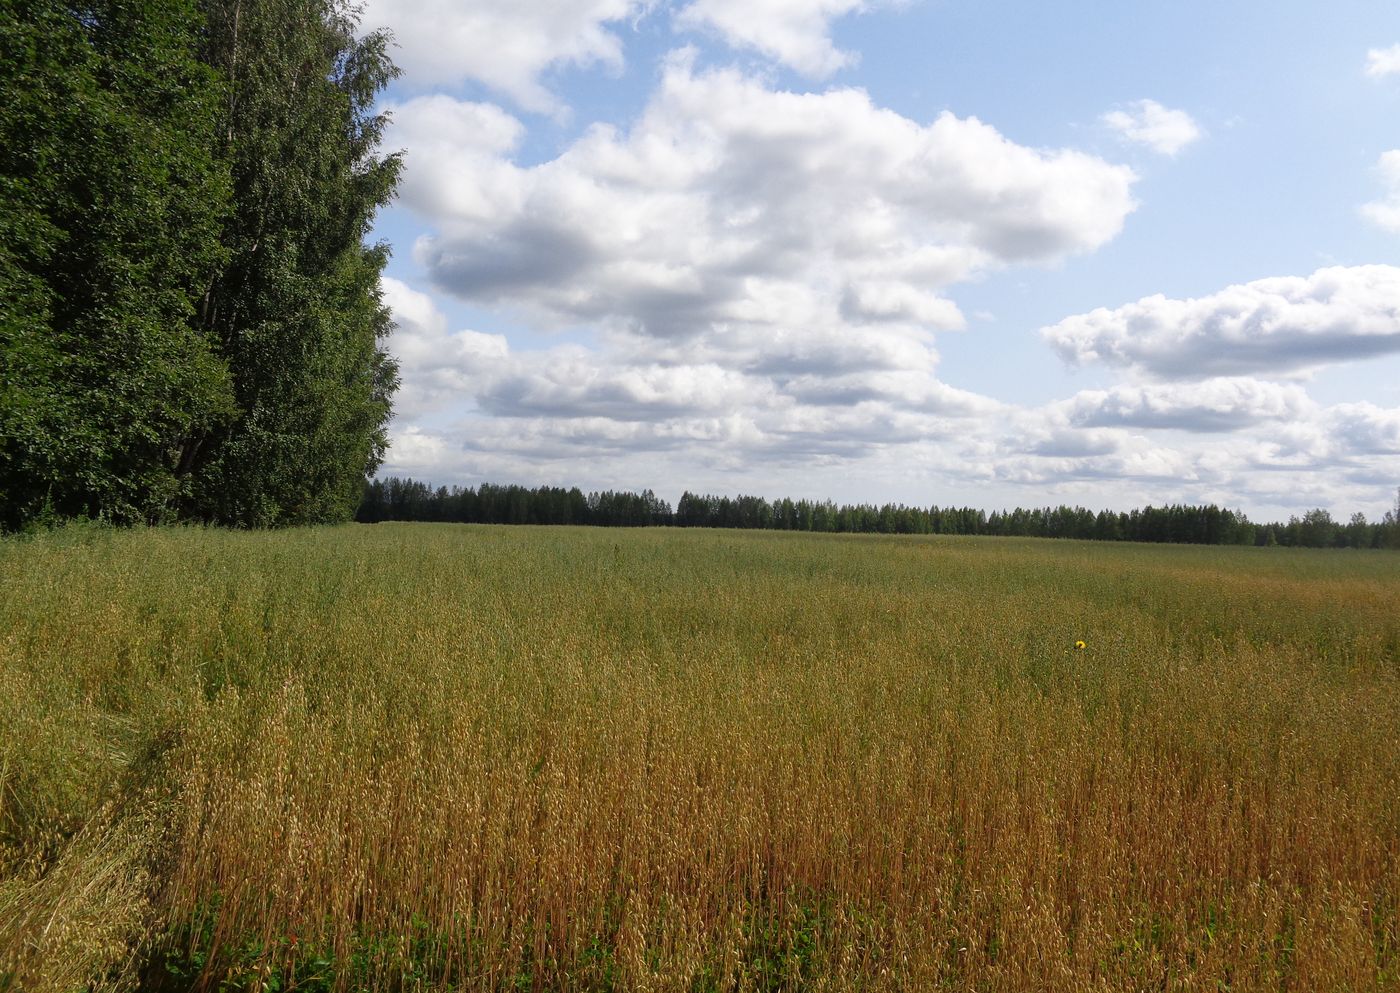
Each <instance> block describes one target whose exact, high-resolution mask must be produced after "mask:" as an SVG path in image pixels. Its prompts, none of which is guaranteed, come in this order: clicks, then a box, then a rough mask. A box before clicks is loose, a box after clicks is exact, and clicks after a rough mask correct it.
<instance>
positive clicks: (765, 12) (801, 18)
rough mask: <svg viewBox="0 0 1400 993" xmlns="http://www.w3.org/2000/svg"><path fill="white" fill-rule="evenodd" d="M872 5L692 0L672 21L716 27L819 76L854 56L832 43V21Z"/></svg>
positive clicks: (844, 0) (831, 0) (736, 41)
mask: <svg viewBox="0 0 1400 993" xmlns="http://www.w3.org/2000/svg"><path fill="white" fill-rule="evenodd" d="M872 5H873V4H871V3H867V2H866V0H694V2H692V3H691V4H689V5H688V6H686V7H685V8H684V9H682V10H681V11H680V12H679V13H678V14H677V15H676V21H677V23H678V24H679V25H680V26H682V27H687V28H700V29H709V30H712V31H715V32H718V33H719V34H720V35H721V36H722V37H723V38H724V39H725V40H726V41H727V42H728V43H729V44H730V45H732V46H734V47H736V48H749V49H754V50H756V51H759V52H762V53H763V54H764V55H766V56H768V57H770V58H772V59H775V60H777V61H778V62H781V63H782V64H783V65H786V66H789V67H790V68H792V69H796V70H797V71H798V72H800V73H803V74H804V75H807V76H811V77H814V78H818V79H822V78H825V77H827V76H830V75H831V74H832V73H834V72H836V71H837V70H838V69H842V68H845V67H847V66H849V65H851V64H853V63H854V62H855V61H856V56H855V55H853V54H852V53H850V52H842V51H839V50H838V49H837V48H836V46H835V45H833V44H832V41H831V23H832V21H834V20H836V19H837V18H839V17H844V16H845V15H847V14H851V13H860V12H863V11H865V10H868V9H869V8H870V7H871V6H872Z"/></svg>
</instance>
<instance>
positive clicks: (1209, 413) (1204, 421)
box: [1059, 378, 1314, 433]
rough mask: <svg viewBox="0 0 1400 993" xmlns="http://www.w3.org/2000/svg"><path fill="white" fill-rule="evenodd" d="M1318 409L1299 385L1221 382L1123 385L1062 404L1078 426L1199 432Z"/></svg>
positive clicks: (1242, 380)
mask: <svg viewBox="0 0 1400 993" xmlns="http://www.w3.org/2000/svg"><path fill="white" fill-rule="evenodd" d="M1313 408H1314V405H1313V404H1312V402H1311V401H1309V400H1308V397H1307V394H1306V393H1305V392H1304V391H1303V389H1302V387H1300V386H1297V385H1296V384H1281V383H1270V382H1265V381H1263V380H1258V379H1247V378H1222V379H1208V380H1206V381H1204V382H1200V383H1153V384H1123V385H1119V386H1115V387H1113V388H1112V389H1108V390H1085V391H1083V392H1081V393H1078V394H1076V395H1075V396H1074V397H1072V398H1071V399H1070V400H1068V401H1066V402H1065V403H1063V404H1061V405H1059V409H1060V410H1061V411H1062V412H1063V414H1064V416H1065V417H1067V418H1068V420H1069V422H1070V423H1071V424H1074V425H1076V426H1078V427H1133V428H1149V429H1163V430H1177V431H1191V432H1198V433H1216V432H1227V431H1238V430H1240V429H1242V428H1245V427H1248V426H1250V425H1253V424H1258V423H1261V422H1264V421H1289V420H1296V419H1298V418H1300V417H1303V416H1306V415H1308V414H1309V413H1311V411H1312V410H1313Z"/></svg>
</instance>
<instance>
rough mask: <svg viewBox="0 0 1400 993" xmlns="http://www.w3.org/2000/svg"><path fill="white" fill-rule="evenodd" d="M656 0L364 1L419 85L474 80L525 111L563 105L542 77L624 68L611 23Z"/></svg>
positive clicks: (373, 23)
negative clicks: (573, 69)
mask: <svg viewBox="0 0 1400 993" xmlns="http://www.w3.org/2000/svg"><path fill="white" fill-rule="evenodd" d="M653 3H654V0H471V2H460V0H366V3H365V9H364V16H363V18H362V21H361V24H362V26H363V27H364V28H366V29H375V28H382V27H387V28H389V29H390V30H391V31H393V33H394V38H395V40H396V42H397V43H398V47H397V48H396V49H395V51H394V61H395V62H397V63H398V64H399V65H400V66H401V67H402V68H403V69H404V76H405V82H406V83H408V84H409V85H410V86H414V87H427V86H435V85H453V84H457V83H460V82H462V81H463V80H467V79H471V80H476V81H477V82H480V83H484V84H485V85H487V86H489V87H491V88H492V89H494V90H496V91H498V92H500V93H503V94H505V95H506V96H508V97H510V98H511V99H512V100H513V101H515V103H516V104H518V105H519V106H521V107H523V108H524V109H526V110H531V111H539V112H546V113H557V112H559V111H561V110H562V108H563V105H562V103H561V102H560V100H559V98H558V97H556V96H555V95H554V94H553V93H551V92H550V91H549V89H548V88H546V86H545V85H544V84H543V83H542V82H541V79H540V77H541V76H542V75H543V74H544V73H546V72H547V71H548V70H550V69H552V68H555V67H558V66H563V65H575V66H589V65H603V66H607V67H610V68H614V69H615V68H620V67H621V65H622V41H621V39H620V38H619V37H618V36H617V35H616V34H615V33H614V32H612V31H610V30H608V27H607V26H608V25H611V24H616V23H618V22H622V21H627V20H629V19H632V18H635V17H638V16H640V15H641V14H643V13H645V12H646V10H647V9H649V8H650V7H651V6H652V4H653Z"/></svg>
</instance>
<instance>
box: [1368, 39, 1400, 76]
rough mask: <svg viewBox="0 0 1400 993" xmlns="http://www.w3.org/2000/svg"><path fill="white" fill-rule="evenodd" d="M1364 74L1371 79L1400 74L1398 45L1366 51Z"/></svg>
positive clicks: (1399, 47)
mask: <svg viewBox="0 0 1400 993" xmlns="http://www.w3.org/2000/svg"><path fill="white" fill-rule="evenodd" d="M1366 75H1368V76H1370V77H1371V78H1372V79H1381V78H1383V77H1385V76H1396V75H1400V45H1391V46H1390V47H1389V48H1373V49H1371V50H1370V51H1369V52H1367V53H1366Z"/></svg>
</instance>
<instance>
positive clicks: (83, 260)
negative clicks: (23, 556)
mask: <svg viewBox="0 0 1400 993" xmlns="http://www.w3.org/2000/svg"><path fill="white" fill-rule="evenodd" d="M200 24H201V18H200V16H199V12H198V10H197V9H196V8H195V7H194V0H144V2H142V3H131V2H123V0H79V2H63V0H0V528H15V527H19V526H22V525H23V524H25V523H26V522H28V521H30V520H32V519H34V518H35V517H36V516H39V515H41V514H52V515H55V516H77V515H87V516H93V517H103V518H106V519H110V520H114V521H118V522H139V521H150V520H159V519H161V518H163V517H165V516H167V515H168V514H169V513H170V512H171V510H172V508H173V507H174V505H175V504H176V502H177V499H178V497H179V495H180V488H181V483H180V479H179V474H178V469H179V464H178V456H179V446H180V442H181V439H182V438H184V437H186V436H188V435H189V434H190V433H191V432H202V431H208V430H209V429H211V428H213V427H214V426H215V425H217V424H219V423H221V422H222V421H223V420H224V419H226V418H227V417H228V416H229V415H230V414H231V413H232V410H233V406H232V393H231V388H230V381H229V377H228V374H227V371H226V369H225V367H224V365H223V363H222V361H221V360H220V359H219V357H218V356H217V354H216V351H215V348H214V347H213V346H214V344H215V343H214V342H213V341H212V340H211V339H210V338H209V337H208V336H207V335H206V333H205V332H204V330H203V329H201V328H197V327H195V326H193V325H192V324H191V322H190V317H191V313H192V301H193V300H194V299H195V298H196V297H197V296H198V295H199V294H200V293H201V292H202V290H203V288H204V286H205V285H207V283H208V282H209V279H210V278H211V276H212V274H213V273H214V272H215V271H216V269H217V268H218V266H219V265H220V264H221V263H222V262H223V260H224V250H223V248H222V246H221V245H220V243H219V237H218V233H219V229H220V224H221V222H222V219H223V216H224V214H225V211H226V208H227V203H228V196H229V192H228V183H227V177H226V173H225V170H224V169H223V167H222V166H221V165H220V164H219V163H218V162H217V161H216V159H215V157H214V155H213V154H212V149H213V145H214V120H215V113H216V100H217V96H218V88H217V78H216V75H215V74H214V73H213V72H211V71H210V70H209V69H208V67H207V66H206V65H204V64H203V63H202V62H201V60H200V58H199V53H198V51H197V39H198V37H199V31H200Z"/></svg>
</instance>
